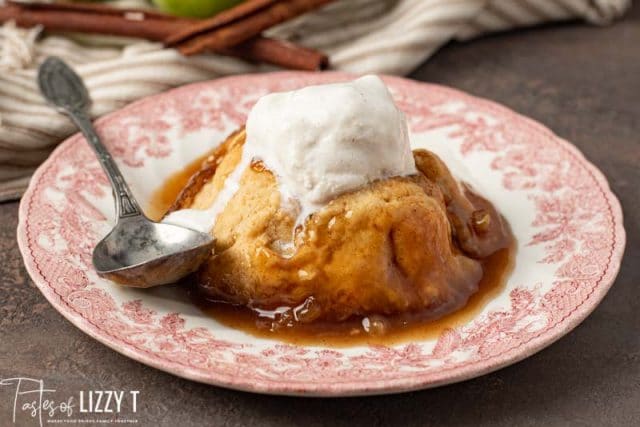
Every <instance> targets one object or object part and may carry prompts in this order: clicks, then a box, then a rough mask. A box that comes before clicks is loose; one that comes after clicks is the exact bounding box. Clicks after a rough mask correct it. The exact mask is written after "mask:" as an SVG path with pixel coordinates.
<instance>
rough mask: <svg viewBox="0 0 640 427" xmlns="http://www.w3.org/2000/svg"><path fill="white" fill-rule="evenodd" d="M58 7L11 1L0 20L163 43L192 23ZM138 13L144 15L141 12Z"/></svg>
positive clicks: (130, 14) (189, 21)
mask: <svg viewBox="0 0 640 427" xmlns="http://www.w3.org/2000/svg"><path fill="white" fill-rule="evenodd" d="M34 4H35V3H34ZM59 6H60V5H57V6H56V5H55V3H46V4H39V5H38V7H33V6H31V5H28V4H24V5H23V3H15V2H11V3H9V4H8V5H7V6H4V7H0V21H1V22H4V21H10V20H13V21H15V22H16V25H18V26H21V27H34V26H36V25H42V26H43V27H45V28H46V29H47V30H52V31H78V32H83V33H92V34H109V35H113V36H126V37H138V38H143V39H147V40H154V41H160V40H163V39H164V38H165V37H166V36H167V35H168V34H172V33H173V32H175V31H179V30H180V29H182V28H184V26H185V25H189V24H192V23H193V21H191V20H182V19H175V20H169V19H164V18H163V19H157V18H154V17H151V16H145V15H142V16H141V15H139V14H138V15H133V14H132V13H131V11H128V12H119V13H108V14H102V13H95V11H93V12H88V11H86V10H80V9H76V8H75V7H74V8H69V9H67V10H63V9H59ZM69 6H71V4H69ZM73 6H77V5H75V4H74V5H73ZM84 6H85V7H86V5H84ZM140 13H144V12H143V11H140Z"/></svg>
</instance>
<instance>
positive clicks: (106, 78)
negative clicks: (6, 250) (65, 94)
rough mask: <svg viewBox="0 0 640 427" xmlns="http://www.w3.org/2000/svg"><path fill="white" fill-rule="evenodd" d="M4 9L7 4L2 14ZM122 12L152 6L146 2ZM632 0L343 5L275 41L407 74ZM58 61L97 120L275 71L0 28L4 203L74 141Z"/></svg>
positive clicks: (135, 43)
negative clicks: (59, 107) (174, 90)
mask: <svg viewBox="0 0 640 427" xmlns="http://www.w3.org/2000/svg"><path fill="white" fill-rule="evenodd" d="M1 3H2V0H0V4H1ZM118 3H121V4H126V5H128V6H130V5H132V4H133V5H143V6H144V5H146V3H144V2H143V0H120V1H119V2H118ZM629 4H630V0H341V1H337V2H335V3H332V4H330V5H329V6H327V7H326V8H324V9H322V10H320V11H317V12H315V13H312V14H308V15H305V16H302V17H300V18H298V19H296V20H293V21H291V22H288V23H286V24H284V25H281V26H279V27H277V28H274V29H272V30H271V31H270V32H269V33H270V35H272V36H274V37H280V38H285V39H289V40H292V41H295V42H298V43H300V44H303V45H306V46H310V47H315V48H318V49H322V50H324V51H326V52H327V53H328V54H329V55H330V58H331V63H332V67H333V68H336V69H340V70H346V71H351V72H355V73H386V74H406V73H409V72H410V71H411V70H413V69H414V68H415V67H417V66H418V65H419V64H421V63H422V62H423V61H424V60H426V59H427V58H428V57H429V56H430V55H432V54H433V53H434V52H435V51H436V50H437V49H438V48H439V47H440V46H442V45H443V44H445V43H446V42H448V41H449V40H452V39H457V40H468V39H471V38H473V37H476V36H478V35H480V34H485V33H488V32H495V31H503V30H507V29H511V28H514V27H522V26H531V25H536V24H539V23H542V22H549V21H560V20H568V19H583V20H586V21H587V22H590V23H594V24H608V23H610V22H611V21H612V20H614V19H615V18H617V17H619V16H621V15H622V14H623V12H624V11H625V10H626V9H627V8H628V6H629ZM48 55H57V56H60V57H62V58H64V59H65V60H67V61H68V62H70V63H71V64H73V65H74V66H75V68H76V70H78V72H79V73H80V74H81V75H82V76H83V77H84V79H85V81H86V83H87V86H88V87H89V90H90V92H91V96H92V98H93V100H94V106H93V111H92V113H93V115H94V116H99V115H102V114H104V113H107V112H109V111H112V110H114V109H117V108H119V107H121V106H123V105H125V104H127V103H129V102H131V101H133V100H135V99H138V98H141V97H143V96H147V95H150V94H153V93H157V92H161V91H164V90H166V89H168V88H171V87H174V86H178V85H182V84H185V83H190V82H193V81H198V80H205V79H212V78H215V77H218V76H222V75H228V74H235V73H246V72H255V71H261V70H266V69H269V68H268V67H265V66H255V65H251V64H248V63H244V62H242V61H240V60H236V59H231V58H225V57H220V56H216V55H202V56H198V57H193V58H188V59H187V58H184V57H181V56H180V55H179V54H178V53H176V52H175V51H174V50H170V49H163V48H162V47H161V46H160V45H159V44H155V43H148V42H144V41H139V40H125V41H123V40H121V39H120V40H117V41H116V40H114V39H108V38H96V37H91V38H89V37H87V36H84V37H81V38H80V36H77V35H76V36H66V37H65V36H61V35H43V34H41V31H40V29H38V28H34V29H29V30H24V29H19V28H16V27H15V26H14V25H12V24H11V23H8V24H5V25H4V26H2V27H0V200H6V199H9V198H14V197H18V196H19V195H20V194H21V193H22V191H23V190H24V188H25V186H26V184H27V182H28V179H29V176H30V175H31V173H32V172H33V170H34V169H35V168H36V167H37V165H38V164H39V163H40V162H42V161H43V160H44V159H45V158H46V157H47V155H48V154H49V152H50V151H51V149H52V148H53V147H54V146H55V145H56V144H57V143H58V142H60V141H61V140H63V139H64V138H65V137H66V136H68V135H69V134H70V133H72V132H73V131H74V129H73V127H72V126H71V124H70V123H69V122H68V121H67V120H66V119H65V118H64V117H62V116H60V115H58V114H56V113H55V112H53V111H52V110H50V109H49V108H48V107H46V106H45V105H44V102H43V100H42V98H41V97H40V95H39V94H38V91H37V88H36V83H35V68H36V66H37V64H38V63H39V62H40V61H42V59H43V58H45V57H46V56H48Z"/></svg>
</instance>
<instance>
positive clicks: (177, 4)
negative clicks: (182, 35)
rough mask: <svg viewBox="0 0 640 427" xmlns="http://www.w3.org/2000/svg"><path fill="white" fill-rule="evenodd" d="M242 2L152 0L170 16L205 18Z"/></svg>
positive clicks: (239, 0)
mask: <svg viewBox="0 0 640 427" xmlns="http://www.w3.org/2000/svg"><path fill="white" fill-rule="evenodd" d="M242 1H243V0H153V2H154V3H155V4H156V6H158V8H159V9H160V10H161V11H163V12H165V13H169V14H171V15H176V16H186V17H190V18H206V17H208V16H211V15H215V14H216V13H218V12H220V11H222V10H225V9H228V8H230V7H232V6H235V5H237V4H238V3H242Z"/></svg>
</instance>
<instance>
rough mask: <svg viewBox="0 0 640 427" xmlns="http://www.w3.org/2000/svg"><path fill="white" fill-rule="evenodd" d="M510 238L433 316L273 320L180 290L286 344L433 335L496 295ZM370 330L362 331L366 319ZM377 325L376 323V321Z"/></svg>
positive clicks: (227, 321) (228, 320) (217, 315)
mask: <svg viewBox="0 0 640 427" xmlns="http://www.w3.org/2000/svg"><path fill="white" fill-rule="evenodd" d="M211 155H212V153H206V154H205V155H203V156H202V157H200V158H198V159H196V160H195V161H193V162H192V163H190V164H189V165H187V166H186V167H185V168H184V169H183V170H181V171H179V172H177V173H175V174H174V175H172V176H170V177H169V179H167V180H166V181H165V183H164V184H163V185H162V186H161V187H160V188H159V189H158V190H157V191H156V192H155V193H154V194H153V195H152V198H151V202H150V204H149V206H148V207H147V210H146V213H147V215H148V216H149V217H150V218H152V219H155V220H159V219H160V218H162V216H163V215H164V214H165V213H166V212H167V210H168V209H169V207H170V206H171V205H172V204H173V202H174V201H175V200H176V197H177V196H178V194H179V193H180V191H181V190H182V189H183V188H184V186H185V185H186V184H187V182H188V180H189V178H190V177H191V176H192V175H193V174H194V173H195V172H197V171H198V170H199V169H200V167H201V165H202V163H203V162H204V161H205V160H207V159H208V158H210V156H211ZM515 247H516V245H515V241H512V242H511V244H510V245H509V246H508V247H506V248H504V249H501V250H498V251H496V252H495V253H493V254H492V255H490V256H488V257H486V258H484V259H483V260H482V261H481V262H482V268H483V276H482V279H481V280H480V283H479V284H478V291H477V292H476V293H475V294H473V295H472V296H471V297H470V298H469V300H468V301H467V302H466V304H465V305H464V306H463V307H461V308H459V309H458V310H455V311H453V312H449V313H446V314H444V315H442V316H440V317H437V315H436V317H434V314H433V313H432V312H417V313H409V314H402V315H395V316H387V317H382V316H371V317H369V318H366V320H365V319H363V318H357V319H351V320H347V321H343V322H312V323H309V324H303V323H294V324H293V325H291V324H290V325H288V326H280V327H279V326H277V325H276V326H274V322H273V320H272V319H271V318H269V317H265V316H261V315H259V314H258V312H256V311H254V310H251V309H249V308H247V307H242V306H235V305H232V304H228V303H225V302H219V301H211V300H208V299H207V298H206V297H204V296H202V295H201V294H199V293H198V291H197V290H196V289H195V286H193V285H192V284H190V283H188V281H186V282H185V283H184V287H185V291H186V292H188V293H189V295H190V298H191V300H192V301H193V302H194V304H195V305H197V306H198V307H199V308H200V309H201V310H202V311H203V312H205V313H207V315H209V316H210V317H212V318H213V319H215V320H216V321H218V322H220V323H222V324H224V325H226V326H228V327H231V328H234V329H238V330H241V331H244V332H246V333H248V334H250V335H253V336H256V337H260V338H271V339H278V340H280V341H284V342H287V343H291V344H300V345H302V344H305V345H322V346H331V347H347V346H353V345H363V344H371V345H393V344H398V343H403V342H410V341H419V340H426V339H436V338H437V337H438V336H439V335H440V334H441V333H442V332H443V331H444V330H445V329H448V328H455V327H458V326H461V325H464V324H466V323H468V322H469V321H471V320H472V319H473V318H474V317H476V316H477V315H478V314H479V313H480V312H481V311H482V309H483V308H484V307H485V306H486V305H487V303H488V302H489V301H491V300H492V299H493V298H495V297H497V295H499V294H500V293H501V292H502V290H503V289H504V287H505V286H506V282H507V279H508V276H509V274H510V273H511V270H512V269H513V264H514V259H515ZM367 322H368V326H369V332H367V331H365V326H364V325H365V324H367ZM375 326H377V327H375Z"/></svg>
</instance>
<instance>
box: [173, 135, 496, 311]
mask: <svg viewBox="0 0 640 427" xmlns="http://www.w3.org/2000/svg"><path fill="white" fill-rule="evenodd" d="M243 139H244V133H243V132H240V133H236V134H234V135H232V136H231V137H230V138H229V139H228V140H227V142H226V143H225V144H224V145H223V147H224V148H222V149H221V152H224V155H223V157H222V159H221V161H219V162H217V163H213V162H212V163H210V164H209V165H205V168H204V169H207V168H208V172H202V173H201V174H200V175H199V176H198V175H196V176H194V179H192V182H190V185H189V186H187V188H185V191H184V195H183V196H181V200H179V203H178V204H177V206H179V207H191V208H195V209H206V208H207V207H208V206H210V205H211V203H212V202H213V200H214V199H215V196H216V194H217V193H218V192H219V191H220V189H221V188H222V186H223V184H224V179H225V178H226V177H227V176H228V175H229V174H230V173H231V172H232V171H233V170H234V168H235V166H236V165H237V164H238V162H239V160H240V156H241V153H242V143H243ZM415 157H416V164H417V166H418V168H419V170H420V171H421V173H420V174H418V175H416V176H411V177H402V178H400V177H399V178H393V179H387V180H383V181H377V182H374V183H372V184H370V185H369V186H367V187H366V188H364V189H361V190H358V191H355V192H352V193H347V194H344V195H341V196H340V197H338V198H336V199H335V200H333V201H332V202H331V203H329V204H328V205H327V206H326V207H324V208H323V209H321V210H320V211H318V212H316V213H314V214H313V215H311V216H310V217H309V218H308V219H307V220H306V222H305V225H304V227H303V228H301V229H298V230H296V231H295V232H294V230H293V227H294V218H293V215H292V214H291V213H289V212H288V211H286V210H285V209H282V208H281V206H280V192H279V191H278V187H277V183H276V180H275V177H274V176H273V174H272V173H271V172H270V171H268V170H265V169H263V168H248V169H247V170H246V171H245V172H244V173H243V175H242V178H241V181H240V188H239V190H238V191H237V193H236V194H235V195H234V196H233V197H232V199H231V200H230V202H229V203H228V205H227V206H226V208H225V209H224V211H223V212H222V213H221V214H220V215H219V216H218V219H217V222H216V225H215V227H214V230H213V234H214V235H215V237H216V239H217V244H216V250H215V254H216V255H214V256H212V257H211V258H210V259H209V260H208V261H207V262H206V263H205V264H204V265H203V267H202V268H201V269H200V271H199V272H198V275H197V278H198V283H199V285H200V287H201V289H202V290H203V291H204V292H205V293H206V294H208V295H210V296H213V297H215V298H219V299H223V300H225V301H228V302H232V303H237V304H242V305H250V306H253V307H258V308H264V309H273V308H276V307H278V306H283V305H285V306H292V307H293V306H297V305H300V304H303V303H305V301H307V304H306V306H305V309H304V310H302V315H301V316H300V317H301V318H300V319H298V320H301V321H311V320H314V319H316V318H322V319H325V320H342V319H345V318H348V317H350V316H354V315H366V314H371V313H379V314H393V313H399V312H406V311H414V310H419V309H425V308H427V309H434V310H435V309H442V308H443V307H449V308H451V309H454V308H456V307H459V306H461V305H462V304H464V303H465V302H466V300H467V298H468V297H469V296H470V295H471V294H472V293H474V292H475V291H476V289H477V283H478V281H479V280H480V278H481V276H482V267H481V264H480V263H479V262H478V261H476V260H474V259H472V258H471V257H469V256H467V255H466V254H465V253H464V252H463V251H466V250H467V249H469V250H470V253H469V254H470V255H472V256H476V255H483V254H484V253H485V252H486V251H488V250H490V249H491V247H493V246H495V248H494V249H493V250H492V251H491V252H493V251H495V250H497V249H499V247H497V246H499V244H501V239H504V237H505V236H506V233H503V234H501V231H505V230H503V229H501V228H500V227H498V226H499V225H500V224H502V219H501V218H500V217H499V215H498V214H497V213H496V212H495V210H494V209H493V208H492V207H491V209H488V207H487V205H489V206H490V204H488V202H486V201H484V199H481V198H479V197H477V196H475V197H476V199H469V198H467V197H466V196H465V195H464V194H462V190H460V188H459V187H458V186H457V183H456V182H455V181H454V180H453V178H452V177H451V175H450V174H449V172H448V170H447V169H446V166H445V165H444V164H443V163H442V162H441V161H440V160H439V159H438V158H437V157H436V156H435V155H433V154H431V153H429V152H424V151H419V152H416V153H415ZM214 168H215V170H213V172H211V170H212V169H214ZM452 206H453V207H454V208H453V209H452V208H451V207H452ZM478 206H479V207H480V208H481V209H484V210H486V212H487V214H488V215H489V217H490V218H489V222H490V223H491V222H493V224H494V226H493V227H494V228H491V229H489V230H488V231H487V230H483V233H484V234H483V233H477V232H467V233H466V234H465V230H467V229H468V228H469V227H470V226H469V224H470V222H469V221H470V219H471V218H475V219H478V218H477V216H478V215H476V216H475V217H474V216H473V212H475V211H478ZM492 209H493V210H492ZM483 212H484V211H483ZM451 224H454V225H453V227H454V229H455V230H456V232H455V238H456V241H454V240H453V237H452V226H451ZM496 227H498V228H496ZM483 236H492V239H491V243H489V244H484V242H485V241H487V239H486V237H483ZM496 236H497V237H496ZM458 245H459V246H460V248H461V249H462V250H461V249H459V248H458ZM477 257H479V256H477ZM310 302H312V303H310Z"/></svg>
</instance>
